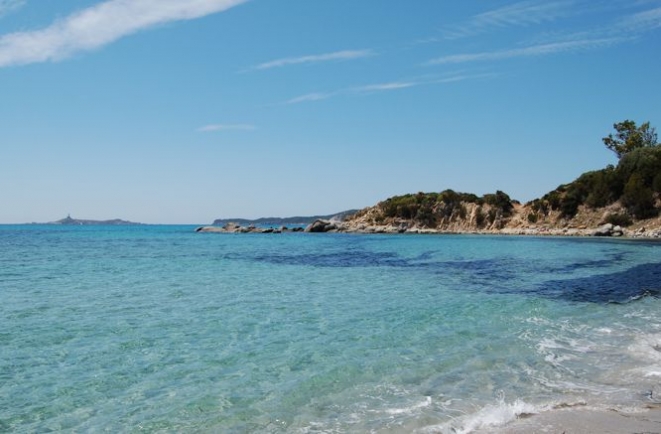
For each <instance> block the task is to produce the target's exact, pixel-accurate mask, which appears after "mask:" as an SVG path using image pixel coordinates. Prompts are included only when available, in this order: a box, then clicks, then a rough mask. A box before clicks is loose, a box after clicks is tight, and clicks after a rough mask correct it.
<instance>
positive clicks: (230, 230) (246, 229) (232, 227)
mask: <svg viewBox="0 0 661 434" xmlns="http://www.w3.org/2000/svg"><path fill="white" fill-rule="evenodd" d="M302 230H303V228H300V227H296V228H292V229H289V228H288V227H286V226H281V227H279V228H273V227H267V228H263V227H262V228H260V227H257V226H255V225H252V224H251V225H248V226H241V225H240V224H238V223H234V222H228V223H226V224H225V225H223V226H200V227H199V228H196V229H195V232H209V233H219V234H281V233H283V232H300V231H302Z"/></svg>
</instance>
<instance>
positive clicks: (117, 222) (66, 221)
mask: <svg viewBox="0 0 661 434" xmlns="http://www.w3.org/2000/svg"><path fill="white" fill-rule="evenodd" d="M45 224H48V225H68V226H130V225H141V224H142V223H135V222H130V221H127V220H121V219H112V220H83V219H74V218H72V217H71V216H70V215H68V216H66V217H65V218H63V219H60V220H56V221H54V222H48V223H45Z"/></svg>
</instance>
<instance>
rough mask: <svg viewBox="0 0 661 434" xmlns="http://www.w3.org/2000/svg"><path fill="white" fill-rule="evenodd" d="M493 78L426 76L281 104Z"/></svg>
mask: <svg viewBox="0 0 661 434" xmlns="http://www.w3.org/2000/svg"><path fill="white" fill-rule="evenodd" d="M493 76H494V74H464V73H459V74H452V75H447V76H441V77H438V76H435V77H434V76H427V77H425V78H422V79H414V80H407V81H392V82H387V83H376V84H367V85H362V86H354V87H349V88H345V89H341V90H338V91H335V92H328V93H309V94H306V95H302V96H299V97H296V98H292V99H290V100H288V101H285V102H284V103H282V104H285V105H289V104H300V103H305V102H313V101H321V100H325V99H329V98H332V97H335V96H340V95H344V96H350V95H362V94H372V93H377V92H390V91H395V90H400V89H408V88H412V87H417V86H424V85H433V84H444V83H453V82H459V81H465V80H474V79H484V78H490V77H493Z"/></svg>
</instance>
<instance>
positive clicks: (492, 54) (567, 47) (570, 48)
mask: <svg viewBox="0 0 661 434" xmlns="http://www.w3.org/2000/svg"><path fill="white" fill-rule="evenodd" d="M624 40H625V38H621V37H614V38H601V39H583V40H576V41H564V42H554V43H548V44H540V45H533V46H531V47H524V48H514V49H510V50H500V51H486V52H481V53H465V54H453V55H449V56H443V57H438V58H436V59H432V60H430V61H428V62H427V63H426V65H448V64H458V63H467V62H479V61H488V60H506V59H513V58H517V57H537V56H545V55H550V54H556V53H564V52H575V51H585V50H592V49H596V48H602V47H607V46H610V45H614V44H617V43H620V42H623V41H624Z"/></svg>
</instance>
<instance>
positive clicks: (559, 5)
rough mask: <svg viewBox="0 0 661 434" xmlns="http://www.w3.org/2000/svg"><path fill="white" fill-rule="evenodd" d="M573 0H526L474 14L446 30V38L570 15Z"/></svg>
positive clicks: (548, 20)
mask: <svg viewBox="0 0 661 434" xmlns="http://www.w3.org/2000/svg"><path fill="white" fill-rule="evenodd" d="M574 3H575V2H574V1H571V0H562V1H539V0H526V1H521V2H518V3H514V4H511V5H508V6H504V7H501V8H498V9H493V10H491V11H487V12H484V13H481V14H478V15H475V16H473V17H472V18H471V19H470V20H469V21H468V22H467V23H465V24H463V25H459V26H456V27H450V28H448V29H447V30H446V35H445V37H446V39H458V38H464V37H468V36H474V35H478V34H481V33H484V32H486V31H488V30H491V29H494V28H504V27H522V26H530V25H537V24H542V23H544V22H550V21H555V20H556V19H558V18H562V17H564V16H567V15H569V14H570V13H571V12H570V11H571V9H572V8H571V6H572V5H573V4H574Z"/></svg>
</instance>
